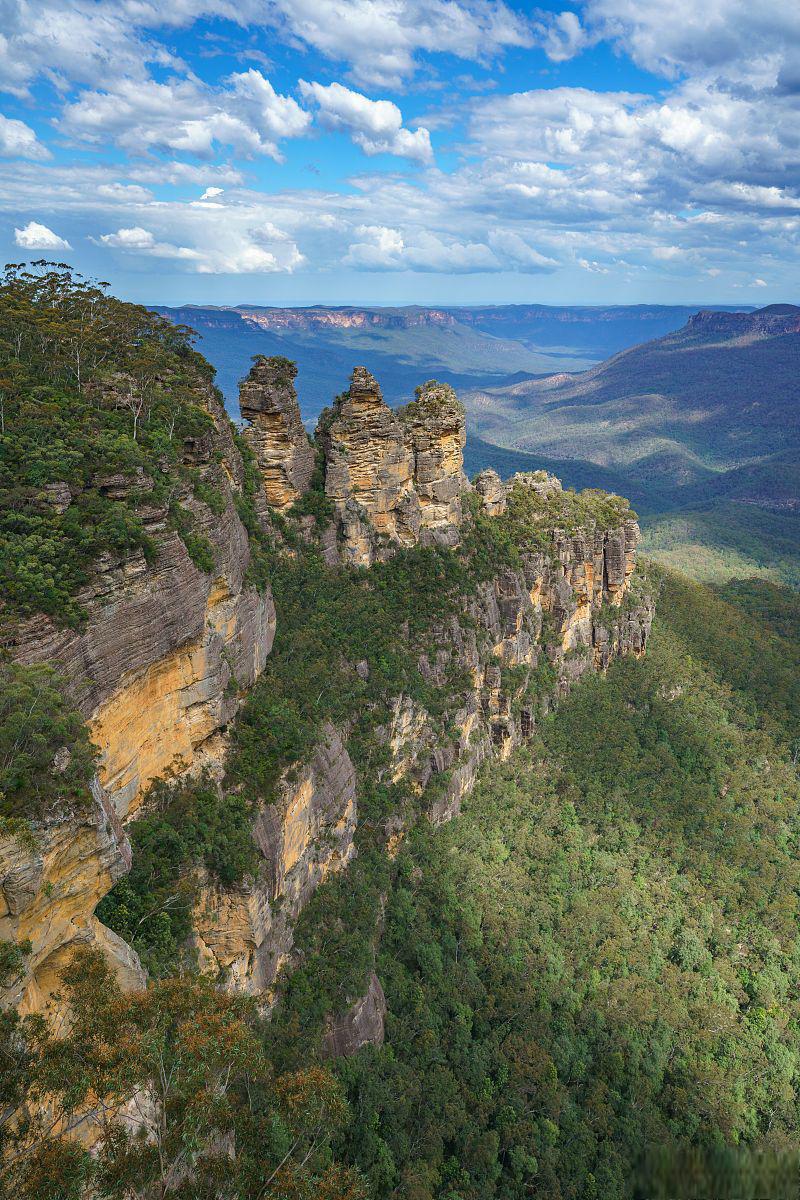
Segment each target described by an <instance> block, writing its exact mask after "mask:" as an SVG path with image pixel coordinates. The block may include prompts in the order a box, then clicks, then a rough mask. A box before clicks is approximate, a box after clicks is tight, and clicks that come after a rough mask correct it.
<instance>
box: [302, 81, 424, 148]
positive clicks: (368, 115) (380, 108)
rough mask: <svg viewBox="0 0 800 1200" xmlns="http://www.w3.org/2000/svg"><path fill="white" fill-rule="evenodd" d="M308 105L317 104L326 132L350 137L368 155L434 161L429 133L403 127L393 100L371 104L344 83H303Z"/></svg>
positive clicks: (370, 101)
mask: <svg viewBox="0 0 800 1200" xmlns="http://www.w3.org/2000/svg"><path fill="white" fill-rule="evenodd" d="M300 91H301V94H302V95H303V97H304V98H305V99H306V101H308V102H310V103H312V104H315V105H316V106H317V111H318V120H319V123H320V125H322V127H323V128H324V129H334V130H341V131H342V132H344V133H346V134H348V136H349V137H350V138H352V140H353V141H354V142H355V144H356V145H357V146H360V147H361V149H362V150H363V151H364V153H365V154H370V155H371V154H395V155H397V156H398V157H400V158H411V159H415V160H416V161H417V162H423V163H428V162H430V161H431V160H432V158H433V150H432V149H431V138H430V134H429V132H428V130H427V129H424V128H420V129H415V130H413V131H412V130H410V129H405V128H404V127H403V114H402V113H401V112H400V109H399V108H398V107H397V105H396V104H394V103H393V102H392V101H391V100H370V99H369V98H368V97H367V96H363V95H362V94H361V92H355V91H353V90H352V89H351V88H347V87H344V86H343V85H342V84H341V83H331V84H322V83H307V82H306V81H305V80H304V79H301V80H300Z"/></svg>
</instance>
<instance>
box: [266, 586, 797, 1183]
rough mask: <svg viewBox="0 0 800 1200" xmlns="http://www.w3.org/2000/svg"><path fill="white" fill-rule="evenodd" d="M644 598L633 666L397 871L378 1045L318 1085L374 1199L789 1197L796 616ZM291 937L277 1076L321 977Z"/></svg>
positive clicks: (516, 760)
mask: <svg viewBox="0 0 800 1200" xmlns="http://www.w3.org/2000/svg"><path fill="white" fill-rule="evenodd" d="M657 582H658V587H659V593H660V594H659V609H658V613H659V615H658V617H657V622H656V626H655V628H654V634H653V638H652V642H651V648H650V650H649V651H648V655H647V657H646V658H645V659H644V660H641V661H639V662H635V661H629V660H626V661H623V662H619V663H617V664H615V665H614V666H613V667H612V669H611V671H610V672H609V675H608V677H607V678H606V679H604V680H603V679H592V680H590V681H589V682H588V683H586V684H584V685H582V686H581V687H580V688H579V689H578V690H577V691H576V692H575V693H574V694H573V696H572V697H571V698H570V699H569V700H568V701H567V702H566V703H565V704H564V705H563V707H562V708H561V709H560V710H559V712H558V713H557V714H556V715H555V716H553V717H551V718H550V719H549V720H548V721H547V722H545V724H544V725H543V726H542V728H541V730H540V732H539V736H538V738H537V739H536V741H535V743H534V744H533V745H532V746H531V747H530V748H529V749H526V750H523V751H519V752H517V753H516V754H515V755H514V757H513V758H512V759H511V760H510V761H509V762H508V763H505V764H502V765H493V766H490V767H488V768H487V769H486V770H485V771H484V774H483V778H482V783H481V786H480V787H479V788H478V790H477V791H476V792H475V793H474V794H473V796H472V797H471V798H470V799H469V801H467V803H466V804H465V806H464V811H463V812H462V815H461V817H460V818H459V819H457V820H455V821H453V822H452V823H451V824H450V825H447V826H444V827H442V828H441V829H439V830H436V831H432V830H429V829H425V828H424V827H421V828H419V829H417V830H416V831H415V833H414V834H413V836H412V837H411V838H410V839H409V842H408V843H407V844H406V846H405V848H404V849H403V851H402V852H401V855H400V856H399V858H398V860H397V863H396V867H395V871H394V875H393V885H392V887H391V889H390V890H389V892H388V899H387V902H386V914H385V929H384V932H383V936H382V939H381V944H380V947H379V949H378V954H377V969H378V972H379V974H380V977H381V979H382V981H383V984H384V989H385V991H386V994H387V999H388V1004H389V1018H388V1023H387V1042H386V1045H385V1046H384V1047H382V1048H380V1049H375V1048H372V1049H365V1050H364V1051H362V1052H361V1054H359V1055H358V1056H357V1057H356V1058H354V1059H351V1060H348V1061H345V1062H343V1063H342V1064H340V1066H339V1068H338V1073H339V1075H340V1077H341V1078H342V1080H343V1081H344V1084H345V1086H346V1090H347V1094H348V1097H349V1100H350V1104H351V1111H352V1113H353V1121H352V1123H351V1124H350V1125H349V1126H348V1128H347V1130H346V1131H345V1133H344V1135H343V1138H342V1142H341V1150H342V1153H343V1154H344V1155H345V1157H346V1158H347V1159H348V1160H349V1161H351V1162H353V1163H354V1164H356V1165H357V1166H358V1167H359V1168H360V1170H361V1171H362V1172H363V1173H364V1175H365V1176H366V1178H367V1179H368V1181H369V1184H370V1189H371V1192H372V1194H373V1195H374V1196H376V1197H381V1198H383V1197H385V1198H387V1200H388V1198H389V1197H393V1198H398V1200H399V1198H400V1197H402V1198H403V1200H412V1198H413V1200H431V1198H433V1197H440V1196H447V1197H458V1198H459V1200H486V1198H491V1197H503V1198H509V1200H510V1198H514V1200H516V1198H519V1200H522V1198H523V1197H526V1196H535V1197H542V1198H544V1197H547V1200H552V1198H554V1197H555V1198H557V1200H567V1198H575V1200H578V1198H580V1200H585V1198H587V1197H596V1198H600V1197H602V1198H603V1200H615V1198H627V1197H639V1198H644V1197H650V1198H653V1197H664V1198H665V1200H666V1198H667V1197H673V1198H674V1197H688V1196H709V1197H711V1196H713V1197H714V1198H715V1200H722V1198H723V1197H730V1198H731V1200H733V1198H734V1197H737V1198H739V1200H741V1198H742V1197H749V1198H751V1200H755V1198H756V1197H766V1196H769V1197H771V1198H773V1200H790V1198H791V1197H794V1196H795V1195H796V1191H795V1188H796V1171H797V1165H798V1144H797V1135H796V1129H797V1116H798V1100H800V1059H798V1055H797V1036H796V1035H797V1029H798V1025H799V1024H800V1006H799V1004H798V995H799V994H800V986H799V985H800V973H799V972H800V968H799V967H798V960H797V955H796V949H795V946H796V928H797V920H798V917H800V911H798V888H800V876H798V869H799V868H798V857H797V845H798V838H799V837H800V824H798V811H799V808H798V805H799V803H800V791H798V783H797V777H796V772H795V769H794V767H793V766H792V762H791V757H792V752H793V747H794V746H796V744H797V741H796V739H797V734H798V731H800V692H798V688H797V679H798V677H799V676H798V665H800V664H799V663H798V642H797V632H798V625H797V611H796V606H794V607H793V605H792V604H791V602H790V601H787V600H786V598H785V594H784V593H783V592H782V591H781V590H780V589H771V590H770V589H767V590H764V589H756V591H755V593H753V592H752V591H751V589H749V588H742V587H740V588H739V589H738V592H737V590H736V589H733V590H732V591H731V593H730V594H729V595H727V597H722V596H720V595H719V594H716V593H714V592H712V591H710V590H709V589H707V588H704V587H702V586H700V585H697V584H691V583H689V582H688V581H686V580H684V579H681V578H680V577H678V576H674V575H672V574H669V573H666V574H660V575H658V576H657ZM790 596H791V594H790ZM787 635H788V636H787ZM343 902H344V897H342V896H337V893H336V891H335V890H334V889H331V890H330V891H328V893H327V895H326V894H325V891H324V889H323V890H322V891H321V892H320V893H319V894H318V897H317V904H318V906H319V907H318V910H317V911H318V914H321V913H323V912H324V913H325V914H326V917H325V922H326V927H329V925H330V922H331V921H334V922H335V921H336V919H337V913H338V911H339V909H338V907H337V905H341V904H342V903H343ZM347 903H348V904H349V905H350V908H349V909H348V910H347V911H352V906H353V904H354V903H357V902H356V901H355V900H354V898H353V897H348V899H347ZM343 911H344V910H343ZM356 911H357V909H356ZM304 933H305V940H304V943H303V944H304V948H305V950H306V953H307V959H306V966H305V969H304V972H303V974H304V980H303V984H302V987H300V988H298V989H296V988H292V987H289V988H288V989H287V991H286V993H285V995H284V998H283V1001H282V1005H281V1008H280V1009H279V1012H278V1014H277V1015H276V1019H275V1023H274V1024H273V1027H272V1032H273V1037H274V1039H275V1042H276V1043H277V1044H280V1045H281V1046H282V1054H283V1055H286V1059H285V1061H288V1062H292V1060H293V1057H292V1056H293V1054H294V1053H295V1051H293V1050H292V1044H293V1038H292V1033H291V1031H292V1029H302V1028H303V1027H304V1026H305V1025H306V1024H307V1022H308V1020H309V1018H310V1017H311V1019H313V1017H312V1012H313V997H314V995H315V989H316V988H318V987H320V988H321V987H324V982H323V981H324V980H325V979H326V978H327V977H328V974H329V972H331V971H332V970H333V969H334V965H333V962H332V961H329V957H328V956H329V955H330V954H331V953H336V952H337V947H336V946H335V945H333V946H331V944H330V940H329V939H328V938H327V937H326V936H325V935H324V934H323V931H322V929H321V927H318V928H316V929H314V928H311V929H308V928H307V929H306V930H305V931H304ZM297 1044H298V1047H299V1045H301V1044H302V1039H301V1041H300V1042H299V1043H297ZM298 1052H300V1051H299V1050H298Z"/></svg>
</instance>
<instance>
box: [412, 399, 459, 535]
mask: <svg viewBox="0 0 800 1200" xmlns="http://www.w3.org/2000/svg"><path fill="white" fill-rule="evenodd" d="M398 415H399V416H400V419H401V420H402V422H403V424H404V425H405V427H406V430H407V433H408V434H409V436H410V439H411V445H412V448H413V451H414V480H413V482H414V490H415V491H416V494H417V496H418V498H419V503H420V541H421V542H422V543H423V544H426V543H430V542H435V543H438V544H440V545H445V546H455V545H457V544H458V541H459V537H460V528H461V519H462V511H461V497H462V494H463V492H464V490H465V488H466V487H467V479H466V476H465V475H464V470H463V465H464V446H465V445H466V440H467V434H466V422H465V416H464V410H463V408H462V407H461V405H460V404H459V402H458V400H457V399H456V394H455V392H454V391H453V389H452V388H451V387H450V385H449V384H446V383H437V382H436V381H435V380H430V381H429V382H428V383H425V384H423V385H422V387H420V388H417V398H416V399H415V400H413V401H412V402H411V404H408V405H406V407H405V408H402V409H400V410H399V414H398Z"/></svg>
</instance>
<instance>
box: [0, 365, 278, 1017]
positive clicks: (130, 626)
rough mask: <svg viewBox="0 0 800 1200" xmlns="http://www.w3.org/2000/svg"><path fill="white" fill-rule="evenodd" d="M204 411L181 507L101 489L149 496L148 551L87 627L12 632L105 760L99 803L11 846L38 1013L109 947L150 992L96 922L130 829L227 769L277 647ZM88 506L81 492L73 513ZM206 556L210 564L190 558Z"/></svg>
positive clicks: (214, 412) (198, 396) (0, 850)
mask: <svg viewBox="0 0 800 1200" xmlns="http://www.w3.org/2000/svg"><path fill="white" fill-rule="evenodd" d="M115 386H116V385H115ZM193 400H194V402H195V403H197V404H198V407H201V408H202V410H203V411H204V412H205V413H207V415H208V417H209V418H210V420H208V421H207V422H206V428H205V430H204V432H203V433H202V434H201V435H200V436H197V437H192V438H187V439H186V440H185V442H184V444H183V446H182V450H181V457H182V463H183V466H184V467H185V468H186V472H187V474H186V476H185V479H184V481H183V482H181V483H180V484H179V485H178V486H177V487H176V488H175V490H173V492H172V494H171V495H167V496H166V497H165V496H163V494H159V498H158V499H157V500H156V499H153V498H152V494H153V493H154V492H155V491H156V490H159V492H161V491H162V489H157V488H156V486H155V484H156V482H157V481H154V480H153V479H152V478H148V477H147V476H146V475H145V474H144V473H143V472H142V470H141V468H139V469H137V470H136V471H135V472H133V473H132V474H130V475H128V474H124V473H118V474H115V475H113V476H105V475H104V476H101V477H100V478H99V480H97V481H93V482H95V483H96V486H97V487H98V489H99V490H100V491H101V492H102V493H105V494H110V495H111V496H112V497H113V499H114V500H116V501H119V502H121V501H123V500H125V499H127V498H129V497H130V496H131V494H134V495H136V496H137V497H138V503H137V514H138V517H139V519H140V520H141V522H142V525H143V527H144V531H145V534H146V536H147V538H148V542H149V549H148V552H145V550H143V549H137V550H134V551H133V552H119V553H110V552H109V553H104V554H102V555H101V556H100V557H99V558H98V560H97V561H96V563H95V565H94V569H93V571H92V574H91V578H90V580H89V582H88V583H87V584H86V585H85V586H84V587H83V588H82V589H81V591H80V592H79V594H78V597H77V600H78V603H79V605H80V606H81V608H82V610H83V613H84V618H83V620H82V621H81V622H80V624H78V625H77V626H75V625H73V626H69V625H64V624H63V623H60V622H59V621H58V619H57V618H55V617H52V616H49V615H45V614H38V615H34V616H31V617H28V618H25V619H22V620H17V621H14V622H10V623H9V624H8V626H7V627H6V630H5V637H4V641H5V649H6V651H7V652H9V653H10V655H11V656H12V657H13V659H14V660H16V662H17V663H19V664H22V665H34V664H41V663H47V664H49V665H50V666H51V667H53V668H55V670H56V671H57V672H58V678H59V680H60V681H61V684H63V686H64V687H65V688H66V690H67V691H68V693H69V697H70V700H71V702H72V703H73V704H74V706H75V707H76V708H77V710H78V711H79V712H80V714H81V715H82V716H83V717H84V719H85V720H86V722H87V725H88V728H89V731H90V735H91V738H92V740H93V742H94V744H95V745H96V747H97V749H98V751H99V758H98V763H97V778H96V779H95V781H94V783H93V785H92V793H91V795H89V794H87V796H86V798H85V803H84V804H82V805H78V806H68V807H66V808H62V809H59V810H56V811H54V812H50V813H46V814H43V816H42V817H41V819H38V820H37V821H36V822H35V826H34V830H33V843H34V847H35V848H34V849H33V850H31V849H25V844H26V843H23V844H20V842H19V840H18V838H16V837H15V836H0V940H4V941H9V942H13V943H15V944H16V943H20V942H21V943H26V944H27V942H30V944H31V951H30V953H29V954H28V955H27V957H26V959H25V970H24V971H23V972H22V973H20V974H19V976H17V977H15V978H14V980H13V981H12V996H13V997H15V998H16V999H15V1000H14V1002H15V1003H19V1004H20V1005H21V1006H22V1007H23V1008H24V1009H31V1010H34V1011H35V1010H39V1009H42V1008H44V1007H46V1005H47V1002H48V999H49V997H50V995H51V994H52V992H53V991H54V990H55V989H56V988H57V985H58V977H59V971H60V970H61V968H62V967H63V966H64V964H65V962H66V960H67V958H68V956H69V953H70V951H71V948H72V947H74V946H75V945H76V944H77V943H87V942H95V943H99V944H100V945H101V946H103V948H104V949H106V950H107V951H108V952H109V954H110V956H111V957H112V959H113V960H114V962H115V966H116V968H117V970H118V973H119V974H120V977H121V978H122V979H123V980H124V981H128V982H134V981H136V980H138V981H139V982H141V981H142V979H143V978H144V976H143V973H142V971H141V967H140V966H139V965H138V962H137V960H136V955H135V954H134V953H133V952H132V951H131V950H130V949H129V947H127V946H126V945H125V944H124V942H122V941H121V940H120V939H119V938H117V937H116V936H115V935H114V934H113V933H112V932H111V931H110V930H108V929H106V928H105V927H104V926H102V925H101V924H100V923H99V922H98V921H97V920H96V919H95V917H94V915H93V914H94V909H95V907H96V905H97V903H98V901H99V900H100V899H101V898H102V897H103V896H104V895H105V894H106V893H107V892H108V890H109V889H110V888H111V887H112V886H113V884H114V883H115V882H116V881H117V880H118V879H119V878H120V877H121V876H123V875H124V874H125V873H126V872H127V871H128V869H129V868H130V862H131V859H130V846H129V843H128V840H127V837H126V834H125V831H124V828H123V822H124V821H126V820H127V819H128V818H129V817H131V816H133V815H134V814H135V813H136V811H137V808H138V806H139V805H140V803H141V801H142V798H143V796H144V794H145V792H146V790H147V788H148V785H149V784H150V783H151V782H152V781H153V780H155V779H158V778H161V777H164V776H174V775H179V774H181V773H184V772H187V771H192V770H198V769H200V768H202V767H205V766H207V765H209V764H210V765H212V766H213V765H214V764H216V763H217V762H218V761H219V760H220V758H221V756H222V754H223V751H224V740H225V739H224V735H225V730H226V728H227V726H228V724H229V722H230V721H231V720H232V718H233V717H234V715H235V713H236V711H237V708H238V707H239V705H240V703H241V700H242V698H243V696H244V694H245V692H246V689H247V688H248V687H250V686H251V685H252V684H253V683H254V681H255V680H256V679H257V678H258V676H259V674H260V673H261V671H262V670H263V668H264V664H265V662H266V660H267V657H268V655H269V652H270V648H271V645H272V640H273V637H274V632H275V608H274V604H273V600H272V595H271V592H270V590H269V587H268V586H266V587H260V588H259V587H256V586H254V585H253V584H252V583H251V582H250V580H249V568H250V564H251V544H250V539H249V537H248V533H247V530H246V529H245V527H244V525H243V523H242V520H241V519H240V516H239V513H238V508H237V506H238V504H239V502H240V498H241V495H242V491H243V487H244V468H243V464H242V460H241V456H240V454H239V452H238V450H237V448H236V446H235V444H234V440H233V437H232V433H231V429H230V424H229V422H228V419H227V417H226V416H225V413H224V410H223V408H222V406H221V404H220V403H219V401H218V399H217V397H216V396H215V394H214V392H213V391H212V389H211V388H210V387H201V388H198V389H196V391H195V393H194V395H193ZM75 502H76V496H75V495H74V494H73V493H72V492H70V491H69V489H67V492H66V496H65V498H64V503H65V506H66V507H68V506H69V504H73V503H75ZM176 505H179V509H178V511H179V512H180V514H181V521H182V522H185V523H187V524H190V527H191V535H190V536H189V537H187V538H186V540H184V536H183V534H182V531H181V530H179V529H177V528H176V527H175V523H174V521H173V520H172V519H171V511H170V510H172V512H175V511H176ZM262 508H263V519H264V520H265V521H266V511H267V510H266V506H265V505H263V506H262ZM187 543H188V544H187ZM197 545H201V546H203V548H204V550H205V551H206V556H207V561H205V562H203V563H202V565H197V564H196V563H195V561H194V560H193V558H192V554H191V552H190V547H191V546H197ZM54 769H55V768H54Z"/></svg>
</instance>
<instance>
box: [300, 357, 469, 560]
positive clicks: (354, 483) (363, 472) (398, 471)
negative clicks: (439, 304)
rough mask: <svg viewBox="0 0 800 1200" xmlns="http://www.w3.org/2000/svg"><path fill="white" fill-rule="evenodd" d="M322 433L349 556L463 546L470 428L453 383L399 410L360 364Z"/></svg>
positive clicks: (328, 482)
mask: <svg viewBox="0 0 800 1200" xmlns="http://www.w3.org/2000/svg"><path fill="white" fill-rule="evenodd" d="M317 432H318V437H319V439H320V442H321V444H322V447H323V453H324V458H325V492H326V494H327V496H328V497H329V498H330V499H331V500H332V501H333V504H334V508H335V512H336V519H337V524H338V528H339V537H340V543H341V547H342V556H343V558H344V561H345V562H348V563H351V564H352V565H355V566H369V565H370V563H372V562H375V561H379V560H382V559H386V558H388V557H390V556H391V555H392V554H393V553H394V552H395V550H396V549H397V548H398V547H400V546H414V545H417V544H418V543H422V544H431V543H438V544H440V545H448V546H454V545H457V544H458V540H459V530H460V526H461V518H462V511H461V497H462V494H463V492H464V489H465V487H466V485H467V480H466V477H465V475H464V472H463V448H464V444H465V440H466V433H465V423H464V411H463V409H462V408H461V405H460V404H459V403H458V401H457V399H456V397H455V393H454V392H453V389H452V388H451V387H449V386H448V385H446V384H437V383H435V382H434V381H431V382H429V383H427V384H424V385H423V386H422V387H421V388H419V389H418V390H417V398H416V400H414V401H412V402H411V403H410V404H408V405H406V407H405V408H401V409H399V410H398V411H397V412H396V413H394V412H392V410H391V409H390V408H389V407H388V405H387V404H385V403H384V400H383V397H382V396H381V391H380V388H379V386H378V384H377V382H376V380H375V379H374V378H373V376H372V375H370V373H369V372H368V371H367V370H366V368H364V367H356V369H355V371H354V372H353V375H352V379H351V382H350V388H349V390H348V391H347V392H345V393H344V394H343V395H342V396H339V397H338V398H337V400H336V402H335V404H334V406H333V409H332V411H330V412H328V413H326V414H324V415H323V418H322V419H321V421H320V426H319V428H318V431H317Z"/></svg>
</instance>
